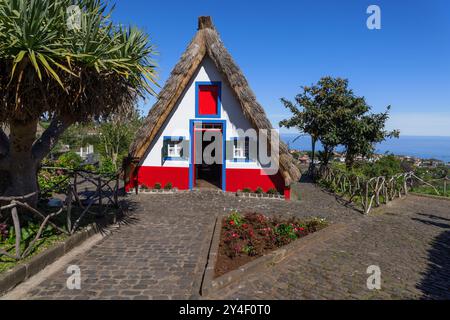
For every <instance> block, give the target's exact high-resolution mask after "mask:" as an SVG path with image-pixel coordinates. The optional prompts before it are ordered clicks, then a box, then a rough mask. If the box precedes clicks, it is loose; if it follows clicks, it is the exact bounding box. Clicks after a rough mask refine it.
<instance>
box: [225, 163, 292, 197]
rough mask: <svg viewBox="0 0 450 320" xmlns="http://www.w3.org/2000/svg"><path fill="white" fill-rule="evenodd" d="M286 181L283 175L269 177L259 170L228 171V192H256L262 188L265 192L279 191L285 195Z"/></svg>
mask: <svg viewBox="0 0 450 320" xmlns="http://www.w3.org/2000/svg"><path fill="white" fill-rule="evenodd" d="M284 186H285V183H284V179H283V177H282V176H281V174H279V173H278V174H276V175H274V176H267V175H263V174H261V170H259V169H227V191H231V192H236V191H238V190H242V189H244V188H250V189H252V190H256V189H257V188H258V187H261V188H262V189H263V190H264V192H267V191H268V190H269V189H272V188H274V189H277V190H278V192H280V193H281V194H283V193H284Z"/></svg>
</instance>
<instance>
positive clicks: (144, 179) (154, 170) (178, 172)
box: [125, 167, 189, 191]
mask: <svg viewBox="0 0 450 320" xmlns="http://www.w3.org/2000/svg"><path fill="white" fill-rule="evenodd" d="M157 183H159V184H160V185H161V186H162V187H164V186H165V185H166V184H168V183H171V184H172V186H173V187H174V188H178V189H179V190H187V189H189V168H175V167H139V169H138V173H137V176H135V177H133V179H131V182H130V183H129V184H128V185H127V186H126V187H125V189H126V191H130V190H131V189H133V188H134V187H135V186H142V185H146V186H147V187H149V188H153V187H154V186H155V184H157Z"/></svg>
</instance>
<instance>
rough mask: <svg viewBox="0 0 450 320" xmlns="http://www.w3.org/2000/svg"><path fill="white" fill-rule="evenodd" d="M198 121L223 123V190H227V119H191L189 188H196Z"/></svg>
mask: <svg viewBox="0 0 450 320" xmlns="http://www.w3.org/2000/svg"><path fill="white" fill-rule="evenodd" d="M196 123H220V124H222V135H223V138H222V179H221V180H222V190H223V191H227V162H226V153H227V146H226V137H227V122H226V120H196V119H191V120H189V131H190V136H191V139H190V141H189V150H191V152H189V189H190V190H192V189H194V159H193V155H194V125H195V124H196Z"/></svg>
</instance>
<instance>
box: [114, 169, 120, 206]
mask: <svg viewBox="0 0 450 320" xmlns="http://www.w3.org/2000/svg"><path fill="white" fill-rule="evenodd" d="M118 193H119V174H117V175H116V187H115V188H114V205H115V206H116V207H117V206H118V205H119V199H118Z"/></svg>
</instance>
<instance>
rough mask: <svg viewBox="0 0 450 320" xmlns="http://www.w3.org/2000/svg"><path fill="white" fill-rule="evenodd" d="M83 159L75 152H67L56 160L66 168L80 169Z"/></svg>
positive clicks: (59, 165) (58, 164)
mask: <svg viewBox="0 0 450 320" xmlns="http://www.w3.org/2000/svg"><path fill="white" fill-rule="evenodd" d="M82 163H83V159H81V157H80V156H79V155H78V154H76V153H75V152H72V151H70V152H66V153H64V154H62V155H61V156H60V157H59V158H58V160H57V161H56V165H57V166H58V167H61V168H65V169H72V170H73V169H78V168H79V167H81V164H82Z"/></svg>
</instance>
